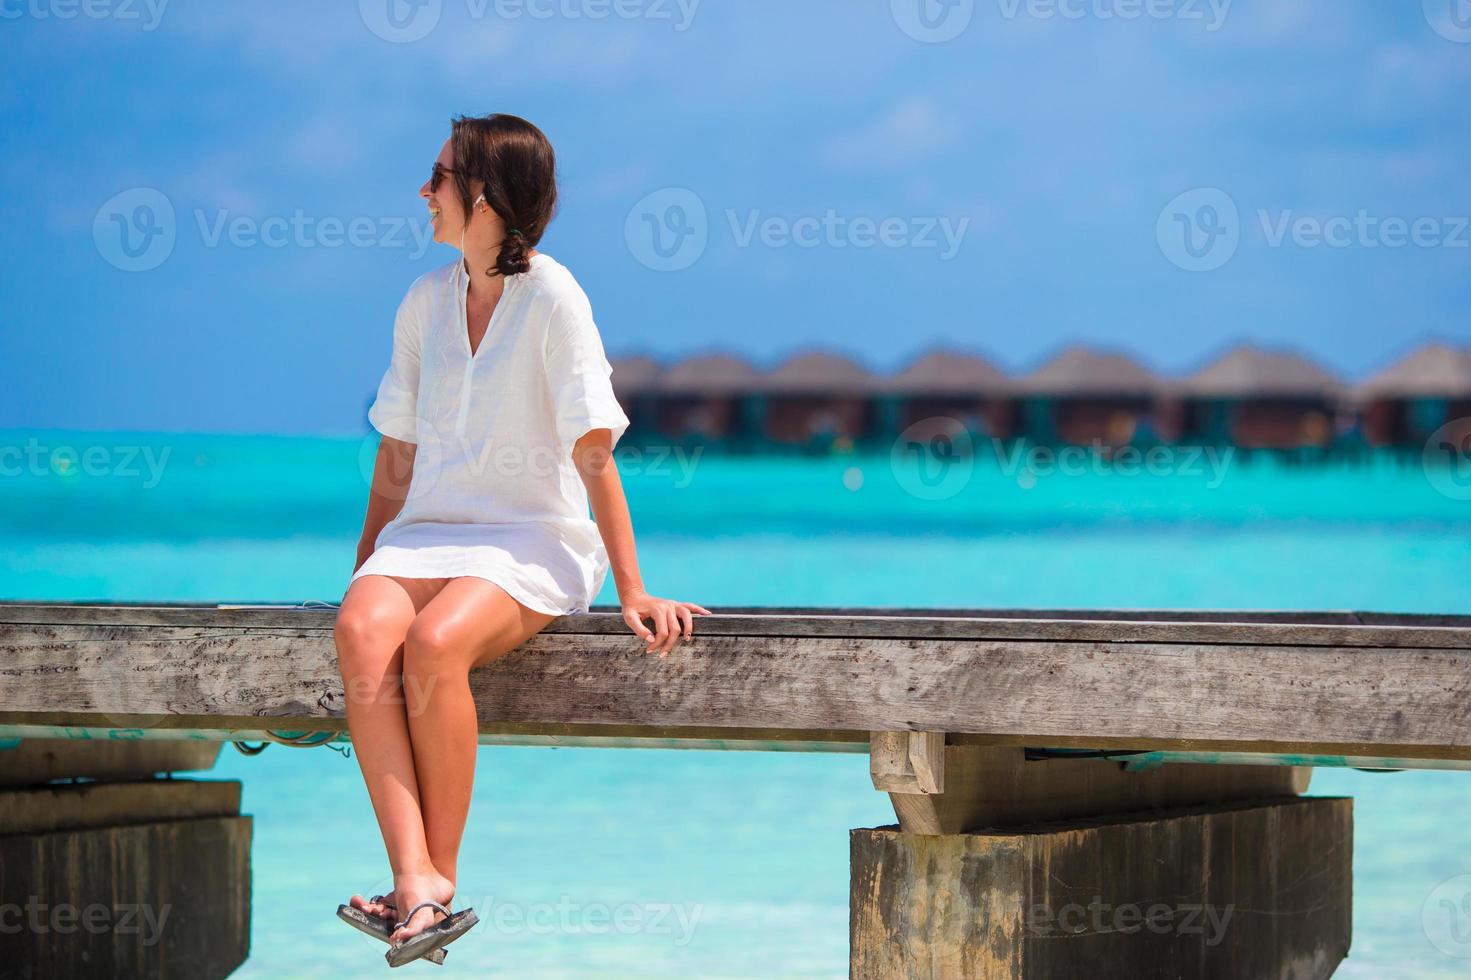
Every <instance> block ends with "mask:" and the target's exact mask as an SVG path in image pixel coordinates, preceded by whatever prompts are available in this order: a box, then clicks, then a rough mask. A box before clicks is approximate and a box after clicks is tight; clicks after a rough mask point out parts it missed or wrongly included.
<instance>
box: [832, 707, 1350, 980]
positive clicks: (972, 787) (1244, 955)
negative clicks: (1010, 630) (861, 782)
mask: <svg viewBox="0 0 1471 980" xmlns="http://www.w3.org/2000/svg"><path fill="white" fill-rule="evenodd" d="M869 752H870V765H869V768H870V771H871V774H872V778H873V785H874V788H875V789H879V790H882V791H884V792H887V793H888V794H889V798H890V800H891V801H892V802H893V805H894V812H895V814H896V815H897V816H898V818H899V826H898V827H886V828H878V829H873V830H854V831H853V832H852V837H851V841H850V843H851V858H852V868H851V870H852V894H851V900H850V901H851V908H850V937H849V938H850V942H851V970H850V975H851V976H852V977H854V978H870V977H872V978H885V980H888V978H905V980H910V978H943V980H949V978H952V977H953V978H957V980H961V978H963V980H972V978H983V980H985V978H1007V980H1033V978H1044V977H1047V978H1050V977H1073V976H1078V977H1083V976H1086V977H1090V978H1100V980H1109V978H1115V977H1117V978H1120V980H1123V978H1129V980H1134V978H1137V977H1159V978H1165V977H1180V976H1219V977H1237V976H1249V977H1262V978H1277V977H1280V978H1283V980H1288V978H1291V980H1317V978H1321V977H1327V976H1329V975H1330V974H1331V973H1332V972H1333V969H1334V967H1335V966H1336V965H1337V964H1338V962H1339V960H1341V959H1342V958H1343V956H1344V955H1345V954H1346V952H1347V950H1348V943H1349V916H1350V900H1349V896H1350V885H1351V880H1352V878H1351V874H1350V856H1351V851H1352V810H1351V805H1350V801H1347V800H1303V799H1299V798H1298V794H1300V793H1302V792H1303V791H1304V790H1306V789H1307V784H1308V779H1309V777H1310V775H1311V770H1310V769H1307V768H1303V767H1286V766H1224V765H1163V766H1159V767H1157V768H1154V769H1148V770H1143V771H1127V770H1125V769H1124V768H1123V767H1122V766H1121V765H1120V764H1119V763H1117V762H1112V761H1109V760H1105V759H1074V758H1049V759H1045V760H1036V761H1028V760H1027V759H1026V757H1025V753H1024V750H1023V749H1020V748H1010V747H996V746H986V745H973V744H961V745H947V744H945V737H944V735H943V734H942V733H938V732H909V731H903V732H877V731H876V732H872V733H870V739H869ZM1208 914H1215V915H1216V916H1217V918H1216V919H1215V920H1209V919H1203V918H1201V917H1202V916H1206V915H1208ZM1100 916H1102V918H1099V917H1100ZM1150 916H1153V918H1152V919H1150V918H1149V917H1150ZM1231 916H1237V918H1235V919H1232V918H1230V917H1231ZM1196 925H1198V926H1199V928H1194V926H1196ZM1228 928H1229V929H1230V930H1231V931H1230V934H1229V935H1227V934H1226V932H1225V930H1227V929H1228ZM1212 929H1214V930H1215V932H1212V931H1211V930H1212ZM1060 939H1065V940H1067V941H1066V942H1060V941H1058V940H1060Z"/></svg>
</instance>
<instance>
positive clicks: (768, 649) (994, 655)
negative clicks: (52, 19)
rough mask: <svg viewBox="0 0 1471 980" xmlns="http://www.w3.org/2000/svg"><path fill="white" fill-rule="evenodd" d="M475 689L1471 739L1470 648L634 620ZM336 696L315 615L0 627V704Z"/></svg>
mask: <svg viewBox="0 0 1471 980" xmlns="http://www.w3.org/2000/svg"><path fill="white" fill-rule="evenodd" d="M472 687H473V689H474V692H475V695H476V700H477V704H478V706H479V709H480V718H481V721H482V724H483V725H486V726H494V725H499V724H524V725H614V726H631V727H639V728H642V727H647V726H655V727H664V728H671V727H672V728H680V727H693V726H699V727H706V728H743V729H756V728H766V729H781V730H786V731H792V732H811V731H833V730H861V731H893V730H914V731H946V732H952V733H973V734H977V735H986V736H990V737H995V738H1001V739H1013V740H1022V741H1024V742H1025V743H1028V744H1033V745H1060V744H1067V743H1068V741H1069V740H1073V741H1075V742H1083V743H1085V744H1095V745H1107V746H1119V745H1123V746H1128V745H1132V746H1133V747H1136V748H1141V749H1143V748H1154V747H1167V746H1168V747H1179V748H1186V749H1197V750H1207V749H1209V748H1211V747H1213V746H1218V747H1220V748H1223V749H1226V748H1231V749H1234V750H1243V747H1246V748H1245V749H1244V750H1250V747H1257V748H1258V750H1260V751H1273V750H1275V748H1276V747H1277V746H1282V745H1295V746H1300V747H1301V748H1302V749H1303V750H1307V749H1308V748H1309V747H1311V748H1312V750H1314V751H1323V750H1326V749H1329V748H1333V749H1337V750H1339V751H1341V752H1342V753H1343V754H1353V755H1370V754H1386V755H1387V754H1395V755H1405V756H1410V757H1429V758H1446V757H1456V758H1465V757H1467V755H1468V753H1471V652H1467V651H1462V650H1453V649H1413V648H1411V649H1384V648H1355V649H1342V650H1340V649H1332V648H1323V647H1301V646H1250V645H1241V646H1233V647H1222V646H1212V645H1198V644H1184V643H1091V642H1063V641H1046V642H1037V641H1009V640H949V639H943V640H930V639H924V640H921V639H913V638H908V639H889V638H859V637H842V636H831V637H805V638H804V637H763V638H761V639H760V640H759V642H755V641H753V639H752V638H751V637H735V636H720V635H710V634H705V635H700V634H696V638H695V639H694V641H692V642H690V643H686V644H682V645H681V646H679V647H677V648H676V650H675V652H674V653H672V654H671V655H670V656H669V657H668V658H660V657H656V656H653V655H651V654H648V653H646V652H645V650H644V644H643V642H642V641H641V640H639V639H638V638H637V637H635V636H633V635H632V634H627V633H624V634H621V635H619V634H558V633H543V634H541V635H539V636H537V637H535V638H533V639H532V640H531V641H530V642H528V643H527V644H526V645H524V646H523V647H522V648H520V649H519V650H517V651H516V652H514V653H513V654H511V655H509V656H507V657H504V658H502V659H501V660H499V661H498V662H496V663H494V664H492V665H490V666H488V667H486V668H484V669H482V670H478V671H476V672H475V673H474V675H473V676H472ZM342 709H343V692H342V690H341V687H340V684H339V682H338V679H337V671H336V667H335V663H334V653H333V649H332V642H331V638H330V635H329V634H328V633H326V632H325V631H323V630H317V629H307V630H292V629H284V628H272V629H248V628H198V627H139V626H133V627H117V626H79V625H72V626H25V625H14V624H12V625H10V626H6V627H3V628H0V721H7V720H12V719H13V720H14V721H16V722H18V723H19V722H22V721H34V720H35V718H36V717H37V716H42V717H44V716H46V715H47V714H48V713H51V714H62V713H66V714H68V715H70V716H72V717H76V716H77V715H82V716H94V717H95V718H97V719H98V720H102V721H103V722H104V723H112V722H108V721H107V719H112V721H113V722H115V723H117V724H120V725H125V724H127V723H128V722H129V720H131V719H135V718H136V717H138V716H140V715H141V716H151V715H171V716H187V717H190V718H193V719H198V718H212V719H215V724H219V725H223V726H225V727H235V728H247V727H263V726H262V725H261V723H260V722H261V719H280V720H282V721H283V722H285V721H287V720H290V721H293V722H300V721H302V720H307V721H312V722H315V723H316V724H321V723H322V722H325V721H338V720H340V719H341V717H342ZM282 727H284V725H283V726H282ZM1013 744H1015V742H1013ZM1457 753H1458V754H1457Z"/></svg>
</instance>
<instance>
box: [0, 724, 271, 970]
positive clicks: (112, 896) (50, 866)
mask: <svg viewBox="0 0 1471 980" xmlns="http://www.w3.org/2000/svg"><path fill="white" fill-rule="evenodd" d="M22 750H24V751H22ZM218 751H219V745H218V744H209V743H188V742H179V743H168V742H138V741H127V740H123V741H85V740H82V741H76V742H65V743H57V744H52V743H46V742H25V743H22V746H21V747H20V748H10V749H4V750H0V785H5V787H6V788H4V789H0V977H5V978H10V977H16V978H28V977H53V976H54V977H78V978H88V977H108V978H111V977H142V976H153V977H184V976H187V977H226V976H228V975H229V974H230V973H231V972H233V971H234V970H235V969H236V968H237V967H239V966H240V964H241V963H243V962H244V961H245V958H246V956H247V954H248V952H249V947H250V841H251V829H252V827H251V818H250V817H248V816H241V815H240V784H239V783H238V782H233V781H195V780H187V779H155V778H148V777H149V776H151V774H152V773H154V772H159V771H171V770H175V769H193V768H199V767H206V768H207V767H208V766H209V765H212V764H213V762H214V758H215V755H216V754H217V753H218ZM68 769H71V770H73V771H72V772H67V771H66V770H68ZM83 774H86V775H91V776H95V775H98V774H101V775H103V776H104V777H115V776H118V775H120V774H127V776H131V777H137V776H143V777H144V778H123V779H120V780H110V779H108V778H104V780H103V781H99V782H87V783H57V782H50V780H53V779H56V778H58V777H65V776H70V775H83ZM18 783H26V784H28V785H23V786H18V785H16V784H18Z"/></svg>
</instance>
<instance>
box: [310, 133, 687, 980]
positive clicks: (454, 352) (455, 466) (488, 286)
mask: <svg viewBox="0 0 1471 980" xmlns="http://www.w3.org/2000/svg"><path fill="white" fill-rule="evenodd" d="M419 196H420V197H423V198H424V199H425V200H426V201H427V202H428V206H429V214H430V217H431V222H432V225H433V229H434V240H435V241H437V242H444V243H447V244H454V243H456V242H458V247H459V249H460V252H461V253H462V254H461V256H460V257H458V258H457V259H456V260H455V261H454V262H452V263H450V264H449V265H446V266H444V267H442V268H439V269H436V270H434V271H432V272H428V273H426V274H424V275H423V276H420V277H419V278H418V279H417V280H415V282H414V283H413V285H411V286H410V287H409V290H408V295H407V296H406V297H405V298H404V300H403V302H402V304H401V305H400V306H399V309H398V314H397V317H396V319H395V322H394V332H393V353H392V358H391V361H390V364H389V367H388V370H387V372H386V373H385V375H384V377H383V380H382V383H381V384H380V386H379V388H378V394H377V398H376V399H375V401H374V402H373V406H372V408H371V409H370V410H369V413H368V418H369V420H370V421H371V422H372V424H373V426H374V428H376V429H378V431H379V432H380V433H382V441H381V442H380V444H379V447H378V456H377V460H376V462H375V464H374V470H373V480H372V488H371V491H370V493H369V500H368V511H367V518H366V520H365V521H364V525H363V534H362V539H361V541H360V543H359V545H358V559H357V565H356V567H355V568H354V571H353V575H352V580H351V582H350V584H349V587H348V590H347V594H346V595H345V596H344V597H343V600H342V608H341V610H340V611H339V614H338V617H337V624H336V628H335V631H334V639H335V641H336V646H337V653H338V664H339V667H340V669H341V671H342V680H343V686H344V690H345V691H346V692H347V723H348V728H349V731H350V732H351V736H352V744H353V747H354V749H355V750H356V753H357V758H358V762H359V764H360V765H361V767H362V772H363V779H364V780H365V781H366V782H367V787H368V794H369V796H370V797H371V798H372V801H373V809H374V811H375V812H376V814H377V817H378V826H379V828H380V830H381V831H382V833H383V843H384V845H385V847H386V848H387V850H388V862H389V865H390V866H391V868H392V870H393V891H392V892H391V893H390V894H388V895H386V896H375V897H374V899H371V900H370V899H364V898H363V897H362V896H361V895H355V896H353V898H352V903H351V906H350V907H349V906H344V907H343V909H342V910H340V912H341V913H347V914H344V918H349V917H350V916H355V917H356V919H357V920H359V921H358V922H357V923H356V924H358V926H359V928H365V929H367V930H368V931H375V932H376V934H377V935H379V936H380V938H386V939H388V941H389V942H390V943H392V944H393V946H392V948H390V950H389V954H388V956H389V962H390V963H391V964H392V965H395V966H396V965H399V962H407V961H408V960H410V959H415V958H418V957H419V956H423V955H425V954H426V953H428V952H430V951H431V950H432V949H434V948H437V947H439V946H442V945H445V944H446V943H447V942H448V941H450V940H452V939H454V938H457V937H458V936H459V935H460V934H461V933H462V932H463V930H464V929H466V928H468V927H469V926H470V925H473V924H474V916H473V912H467V913H463V914H462V913H458V912H457V913H454V914H450V913H449V906H450V903H451V900H452V899H453V898H454V894H455V880H456V871H457V864H458V858H459V850H460V838H461V836H462V834H463V833H464V829H465V821H466V818H467V816H468V814H469V808H470V789H471V785H472V783H473V781H474V773H475V751H476V746H477V742H478V737H477V734H478V733H477V724H476V714H475V703H474V701H473V699H472V698H471V695H470V684H469V673H470V670H471V669H472V668H474V667H478V666H482V665H484V664H487V663H489V662H490V661H492V660H494V659H495V658H497V657H499V656H501V655H503V654H505V653H508V652H510V651H511V650H514V649H516V648H517V647H519V646H520V645H521V644H523V643H525V642H526V641H527V640H528V639H529V638H530V637H532V636H534V635H535V634H536V633H538V632H539V631H541V630H542V629H543V628H545V627H546V625H547V624H548V623H550V622H551V621H552V620H553V619H556V618H557V617H559V616H565V615H569V614H573V613H579V612H585V611H586V610H587V608H588V605H589V604H590V603H591V602H592V601H593V599H594V598H595V597H596V596H597V594H598V592H599V590H600V589H601V588H602V585H603V582H604V580H605V578H606V575H607V572H608V570H609V567H610V564H611V568H612V572H613V577H614V581H615V582H616V583H617V588H618V597H619V601H620V603H621V604H622V607H623V620H624V622H626V623H627V624H628V626H629V628H630V629H631V630H632V631H633V632H634V633H636V634H637V635H639V636H641V637H643V638H644V640H645V641H646V643H647V644H648V647H647V649H648V650H649V651H654V650H658V651H659V654H660V656H664V655H667V654H668V652H669V651H670V650H671V649H673V648H674V646H675V645H676V643H678V641H679V637H680V634H681V632H682V633H683V635H684V638H685V639H688V638H689V637H690V636H691V635H692V633H693V630H694V626H693V616H694V615H697V614H698V615H703V614H708V613H709V610H708V609H705V608H704V607H702V606H699V605H696V604H694V603H691V602H676V601H674V600H671V599H660V598H655V597H654V596H651V595H649V594H648V593H647V592H646V591H644V586H643V582H642V580H641V578H640V576H639V570H638V561H637V558H636V555H635V550H634V540H633V529H632V526H631V523H630V519H629V513H628V505H627V502H626V501H625V499H624V496H623V489H622V485H621V483H620V482H619V479H618V470H617V468H616V467H615V466H614V465H613V463H612V455H611V454H612V450H613V446H614V444H615V443H616V442H617V440H618V438H619V436H621V435H622V434H623V432H624V430H625V429H626V428H627V427H628V418H627V416H625V415H624V413H623V410H622V409H621V408H620V407H619V405H618V402H617V401H616V400H615V399H614V397H613V390H612V386H611V383H610V380H609V376H610V373H611V368H610V366H609V365H608V362H607V359H606V357H605V356H604V352H603V346H602V341H601V338H600V336H599V333H598V329H597V327H596V326H595V325H594V323H593V319H592V314H591V310H590V308H589V305H588V301H587V297H586V296H585V295H584V294H583V292H582V290H581V288H580V287H579V286H578V285H577V282H576V280H574V279H573V278H572V275H571V273H570V272H568V271H567V269H566V268H565V267H563V266H562V265H561V264H560V263H558V262H556V261H555V260H553V259H552V258H551V257H550V256H547V255H545V254H543V253H541V252H538V251H536V249H535V246H536V244H537V243H538V242H540V241H541V237H542V233H543V232H544V231H545V229H546V227H547V224H548V222H549V221H550V220H551V218H552V214H553V211H554V210H555V207H556V200H557V190H556V178H555V161H554V157H553V154H552V148H551V145H550V144H549V143H548V142H547V139H546V137H545V136H544V135H543V134H542V132H541V131H540V130H539V129H537V128H536V127H535V126H533V125H532V124H531V123H529V122H527V121H525V120H524V119H519V118H517V117H515V116H509V115H503V114H495V115H490V116H484V117H478V118H467V117H457V118H455V119H454V120H453V121H452V129H451V134H450V137H449V139H447V140H446V141H445V144H444V146H443V147H442V148H441V149H440V151H439V158H438V159H437V160H436V161H435V163H434V167H433V175H432V176H431V178H430V179H429V180H428V181H426V182H425V184H424V186H423V187H421V188H420V189H419ZM410 477H412V479H410ZM589 503H591V507H592V511H593V514H594V516H595V520H591V519H589V518H588V507H589ZM610 556H611V562H610ZM644 620H650V621H652V623H653V626H654V628H653V629H652V630H650V629H649V628H648V627H647V626H645V625H644V622H643V621H644ZM354 910H356V911H354ZM400 916H403V918H399V917H400ZM370 926H371V928H370ZM426 930H428V932H427V934H425V933H426ZM421 934H424V935H423V936H422V937H421V939H420V940H418V941H417V942H415V941H412V937H414V936H419V935H421ZM441 955H442V954H441Z"/></svg>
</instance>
